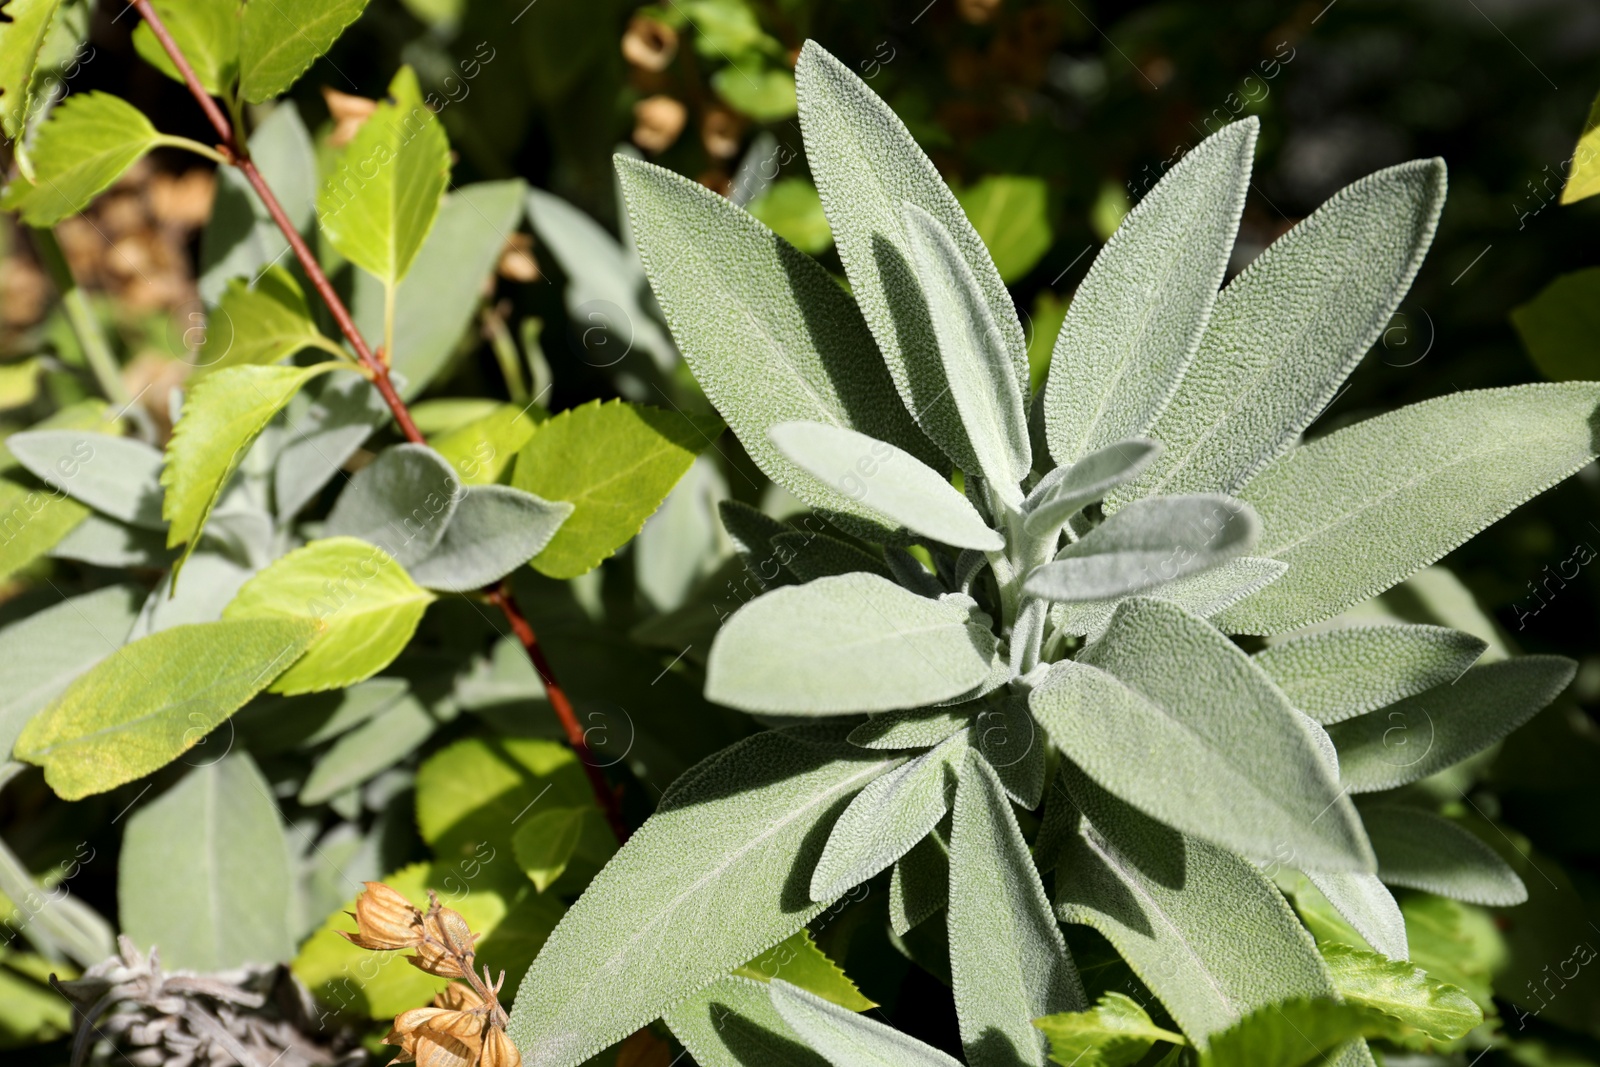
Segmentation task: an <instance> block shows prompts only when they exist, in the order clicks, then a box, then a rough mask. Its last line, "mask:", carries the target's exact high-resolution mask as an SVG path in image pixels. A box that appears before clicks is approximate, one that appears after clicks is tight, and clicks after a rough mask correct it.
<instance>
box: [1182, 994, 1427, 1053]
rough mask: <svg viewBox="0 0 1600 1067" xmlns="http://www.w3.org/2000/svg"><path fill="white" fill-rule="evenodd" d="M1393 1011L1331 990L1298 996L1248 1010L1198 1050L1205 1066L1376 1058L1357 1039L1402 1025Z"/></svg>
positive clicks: (1381, 1034) (1385, 1034)
mask: <svg viewBox="0 0 1600 1067" xmlns="http://www.w3.org/2000/svg"><path fill="white" fill-rule="evenodd" d="M1403 1029H1404V1028H1403V1027H1401V1026H1400V1025H1399V1024H1398V1023H1397V1022H1396V1021H1395V1020H1394V1019H1393V1018H1392V1017H1390V1016H1388V1015H1385V1014H1383V1013H1382V1012H1379V1011H1375V1010H1373V1009H1371V1008H1368V1007H1365V1006H1363V1005H1358V1004H1342V1003H1340V1002H1338V1001H1336V1000H1334V999H1333V998H1332V997H1331V996H1321V997H1317V998H1315V999H1311V998H1305V997H1295V998H1293V999H1286V1000H1283V1001H1281V1002H1278V1003H1269V1004H1267V1005H1265V1006H1263V1007H1260V1008H1257V1009H1255V1010H1254V1011H1252V1012H1250V1013H1249V1014H1248V1015H1246V1016H1245V1017H1244V1018H1243V1019H1241V1020H1239V1022H1238V1023H1236V1024H1235V1025H1233V1026H1231V1027H1229V1028H1228V1029H1227V1030H1225V1031H1224V1032H1222V1033H1220V1034H1217V1035H1216V1037H1215V1039H1214V1040H1213V1041H1212V1043H1211V1046H1210V1047H1209V1048H1208V1049H1206V1050H1205V1051H1203V1052H1202V1053H1201V1056H1200V1064H1201V1067H1312V1065H1314V1064H1336V1065H1338V1067H1354V1065H1357V1064H1367V1065H1369V1067H1370V1065H1371V1064H1372V1062H1373V1061H1372V1054H1371V1053H1370V1052H1368V1051H1367V1050H1366V1046H1365V1045H1363V1044H1361V1043H1360V1042H1359V1041H1358V1040H1357V1039H1359V1038H1362V1037H1390V1036H1394V1035H1395V1034H1396V1033H1397V1032H1399V1031H1401V1030H1403Z"/></svg>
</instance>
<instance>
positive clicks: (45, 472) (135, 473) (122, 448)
mask: <svg viewBox="0 0 1600 1067" xmlns="http://www.w3.org/2000/svg"><path fill="white" fill-rule="evenodd" d="M6 449H7V450H8V451H10V453H11V455H12V456H13V457H14V458H15V459H16V460H17V462H18V463H20V464H22V466H23V467H25V468H26V469H27V470H28V471H29V473H31V474H33V475H34V476H35V477H37V478H38V479H39V480H40V481H42V482H44V483H45V484H46V485H49V486H51V487H53V488H55V489H57V490H58V491H60V492H63V493H66V494H68V495H69V496H72V497H74V498H75V499H77V500H78V501H80V502H81V503H84V504H87V505H89V506H90V507H92V508H94V509H95V510H96V511H100V512H103V513H105V514H106V515H110V516H111V517H112V518H114V519H120V520H121V521H123V522H127V523H132V524H134V525H136V526H142V527H144V528H145V529H150V530H161V529H165V528H166V523H165V522H163V521H162V520H161V484H160V477H161V453H160V452H157V451H156V450H155V449H153V448H151V447H150V446H149V445H147V444H145V443H144V442H143V441H136V440H134V439H132V438H129V437H115V436H113V435H111V434H108V433H96V432H94V431H92V430H73V429H62V430H28V431H25V432H23V433H16V434H12V435H11V436H10V437H8V438H6Z"/></svg>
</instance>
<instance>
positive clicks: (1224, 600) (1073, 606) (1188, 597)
mask: <svg viewBox="0 0 1600 1067" xmlns="http://www.w3.org/2000/svg"><path fill="white" fill-rule="evenodd" d="M1288 569H1289V565H1288V564H1286V563H1279V562H1278V561H1277V560H1275V559H1262V558H1261V557H1259V556H1235V557H1234V558H1233V559H1230V560H1226V561H1224V562H1222V563H1219V564H1217V565H1216V566H1215V567H1210V568H1208V569H1206V570H1203V571H1197V572H1195V573H1194V574H1189V575H1185V576H1184V577H1182V578H1175V579H1173V580H1172V581H1170V582H1162V583H1160V584H1159V585H1153V586H1151V587H1150V588H1148V589H1144V590H1141V591H1140V592H1139V594H1138V595H1140V596H1145V597H1154V598H1157V599H1160V600H1166V601H1170V602H1171V603H1173V604H1176V605H1178V606H1179V607H1180V608H1182V609H1183V610H1185V611H1187V612H1188V613H1189V614H1191V615H1198V616H1199V617H1200V618H1202V619H1209V618H1211V617H1212V616H1213V615H1216V614H1218V613H1219V612H1221V611H1222V610H1223V609H1225V608H1229V607H1232V606H1233V605H1234V604H1237V603H1238V602H1239V601H1241V600H1243V599H1244V598H1245V597H1247V596H1249V595H1250V594H1252V593H1254V592H1255V591H1256V590H1258V589H1260V588H1261V587H1262V586H1265V585H1266V584H1267V583H1269V582H1274V581H1277V580H1278V579H1279V578H1281V577H1283V575H1284V573H1285V572H1286V571H1288ZM1126 600H1127V597H1107V598H1105V599H1101V600H1079V601H1065V602H1061V603H1057V604H1053V605H1051V608H1050V618H1051V620H1052V621H1053V622H1054V623H1055V625H1056V627H1057V628H1059V629H1061V630H1064V631H1065V632H1067V633H1070V634H1085V635H1087V636H1088V637H1090V638H1097V637H1099V636H1100V635H1101V634H1102V633H1104V632H1105V628H1106V627H1107V626H1109V625H1111V617H1112V616H1113V615H1115V614H1116V611H1117V608H1118V607H1119V606H1121V605H1122V604H1123V602H1124V601H1126Z"/></svg>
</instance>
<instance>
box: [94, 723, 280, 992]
mask: <svg viewBox="0 0 1600 1067" xmlns="http://www.w3.org/2000/svg"><path fill="white" fill-rule="evenodd" d="M290 889H291V875H290V871H289V847H288V843H287V842H286V841H285V840H284V832H283V821H282V817H281V816H280V815H279V814H278V805H277V802H276V801H275V800H274V799H273V796H272V786H271V785H270V784H268V782H267V780H266V779H265V778H263V777H262V775H261V772H260V771H259V770H257V769H256V765H255V763H254V762H253V761H252V760H251V759H250V756H249V755H248V754H246V753H244V752H231V753H228V754H227V755H226V756H224V757H223V758H221V759H214V760H211V761H209V762H205V763H201V764H199V765H197V766H195V767H192V768H191V769H190V770H189V771H188V772H187V773H186V774H185V775H184V776H183V778H182V779H181V780H179V782H178V783H177V784H176V785H174V786H173V787H172V788H171V789H168V790H167V791H166V792H165V793H162V794H160V795H159V796H157V797H155V798H154V799H153V800H150V801H148V802H146V803H145V804H142V805H141V806H140V807H139V808H137V809H136V810H135V811H134V812H133V814H132V815H130V816H129V817H128V825H127V829H126V830H125V832H124V834H123V839H122V852H121V854H120V856H119V858H118V860H117V912H118V917H119V918H120V919H121V926H122V932H123V933H125V934H126V935H127V936H129V937H131V938H133V939H134V941H135V942H136V943H138V944H141V945H159V946H160V948H161V959H162V962H163V963H164V964H165V965H166V966H168V967H175V968H184V969H188V970H195V971H221V970H226V969H228V968H231V967H239V966H242V965H244V964H247V963H253V964H263V963H276V962H278V961H280V960H286V959H288V958H289V956H290V955H291V954H292V953H293V952H294V940H293V938H292V937H291V936H290V932H289V925H288V922H289V914H288V907H287V901H288V899H289V895H290Z"/></svg>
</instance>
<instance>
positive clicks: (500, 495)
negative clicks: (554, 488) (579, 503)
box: [411, 485, 573, 593]
mask: <svg viewBox="0 0 1600 1067" xmlns="http://www.w3.org/2000/svg"><path fill="white" fill-rule="evenodd" d="M572 510H573V505H571V504H569V503H567V502H566V501H565V500H556V501H550V500H541V499H539V498H538V497H536V496H534V495H533V494H532V493H524V492H523V491H522V490H520V489H513V488H511V486H509V485H469V486H466V487H464V488H463V490H462V493H461V502H460V503H459V504H457V505H456V510H455V514H454V515H452V516H451V517H450V524H449V525H448V526H446V527H445V528H444V537H443V538H442V539H440V541H439V543H438V544H437V545H435V546H434V549H433V551H432V552H430V553H429V554H428V555H426V556H424V557H423V558H422V559H421V560H419V561H418V562H417V563H416V564H415V565H414V566H413V567H412V568H411V577H413V578H415V579H416V580H417V581H418V582H420V583H422V584H423V585H425V586H427V587H428V588H430V589H444V590H448V591H449V592H452V593H465V592H468V591H470V590H473V589H478V588H481V587H483V586H485V585H488V584H489V583H490V582H493V581H496V580H497V579H500V578H503V577H505V576H506V575H507V574H510V573H511V572H512V571H514V570H516V569H517V568H518V567H520V566H522V565H523V564H524V563H527V562H528V560H530V559H532V558H533V557H534V556H536V555H538V554H539V552H540V550H541V549H543V548H544V547H545V545H547V544H549V543H550V539H551V538H552V537H554V536H555V535H556V531H557V530H559V529H560V528H561V524H562V523H563V522H565V521H566V520H567V518H568V517H569V516H570V515H571V514H572Z"/></svg>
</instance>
